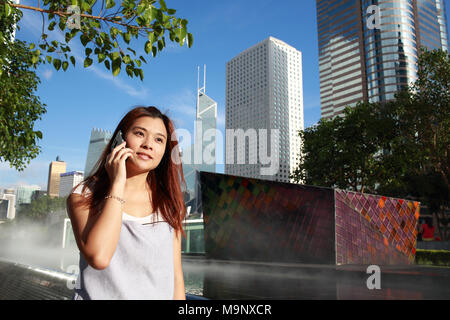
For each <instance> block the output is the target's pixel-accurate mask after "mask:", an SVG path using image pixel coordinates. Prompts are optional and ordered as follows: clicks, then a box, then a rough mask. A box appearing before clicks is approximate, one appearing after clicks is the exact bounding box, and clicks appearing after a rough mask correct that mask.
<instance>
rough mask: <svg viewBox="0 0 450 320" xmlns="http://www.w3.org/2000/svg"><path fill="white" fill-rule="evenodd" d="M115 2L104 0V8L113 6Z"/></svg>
mask: <svg viewBox="0 0 450 320" xmlns="http://www.w3.org/2000/svg"><path fill="white" fill-rule="evenodd" d="M115 5H116V4H115V2H114V0H106V9H109V8H112V7H114V6H115Z"/></svg>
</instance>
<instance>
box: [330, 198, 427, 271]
mask: <svg viewBox="0 0 450 320" xmlns="http://www.w3.org/2000/svg"><path fill="white" fill-rule="evenodd" d="M335 198H336V263H337V264H368V263H378V264H408V263H412V262H414V257H415V254H416V249H415V248H416V237H417V229H416V227H417V221H418V219H419V203H418V202H413V201H408V200H402V199H394V198H387V197H380V196H374V195H369V194H361V193H355V192H348V191H343V190H339V189H336V190H335Z"/></svg>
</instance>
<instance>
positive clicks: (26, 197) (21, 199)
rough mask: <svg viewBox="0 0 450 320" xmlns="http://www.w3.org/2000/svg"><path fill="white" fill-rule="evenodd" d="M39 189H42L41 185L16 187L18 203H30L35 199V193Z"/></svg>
mask: <svg viewBox="0 0 450 320" xmlns="http://www.w3.org/2000/svg"><path fill="white" fill-rule="evenodd" d="M37 190H41V187H39V186H18V187H17V188H16V191H15V194H16V205H17V206H20V205H21V204H30V203H31V201H32V200H33V193H34V192H35V191H37Z"/></svg>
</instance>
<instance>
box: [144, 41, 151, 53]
mask: <svg viewBox="0 0 450 320" xmlns="http://www.w3.org/2000/svg"><path fill="white" fill-rule="evenodd" d="M144 49H145V53H146V54H149V53H150V51H151V50H152V44H151V42H150V41H147V42H146V43H145V47H144Z"/></svg>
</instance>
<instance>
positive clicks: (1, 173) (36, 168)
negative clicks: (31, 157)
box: [0, 161, 49, 189]
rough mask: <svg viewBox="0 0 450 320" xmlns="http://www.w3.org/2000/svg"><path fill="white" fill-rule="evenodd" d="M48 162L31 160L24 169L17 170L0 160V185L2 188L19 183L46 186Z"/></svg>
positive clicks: (11, 186) (12, 186) (13, 186)
mask: <svg viewBox="0 0 450 320" xmlns="http://www.w3.org/2000/svg"><path fill="white" fill-rule="evenodd" d="M48 166H49V162H46V161H31V163H30V164H29V165H28V167H27V168H26V169H24V170H23V171H17V170H16V169H13V168H10V166H9V163H6V162H0V185H1V186H2V187H3V188H15V187H17V186H19V185H38V186H40V187H41V189H46V188H47V175H48Z"/></svg>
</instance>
